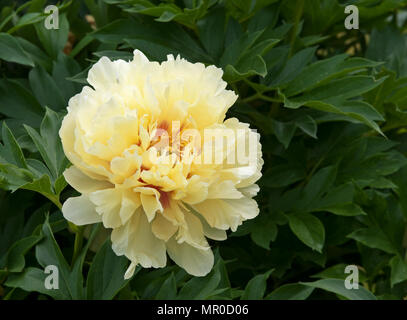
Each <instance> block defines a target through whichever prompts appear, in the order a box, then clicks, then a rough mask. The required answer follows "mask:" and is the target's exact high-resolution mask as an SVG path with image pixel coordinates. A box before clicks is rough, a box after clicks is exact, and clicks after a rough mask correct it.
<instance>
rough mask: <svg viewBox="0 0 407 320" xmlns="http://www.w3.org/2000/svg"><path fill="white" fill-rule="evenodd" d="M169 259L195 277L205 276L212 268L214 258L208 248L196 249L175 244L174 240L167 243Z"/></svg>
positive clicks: (184, 244)
mask: <svg viewBox="0 0 407 320" xmlns="http://www.w3.org/2000/svg"><path fill="white" fill-rule="evenodd" d="M167 252H168V255H169V256H170V258H171V259H172V260H173V261H174V262H175V263H176V264H177V265H179V266H180V267H181V268H184V269H185V271H186V272H188V273H189V274H191V275H193V276H196V277H203V276H206V275H207V274H208V273H209V272H210V271H211V270H212V267H213V262H214V257H213V253H212V250H211V249H210V248H208V249H206V250H201V249H197V248H195V247H193V246H191V245H189V244H187V243H185V242H184V243H177V241H176V240H175V239H174V238H171V239H170V240H169V241H168V242H167Z"/></svg>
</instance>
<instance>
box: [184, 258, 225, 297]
mask: <svg viewBox="0 0 407 320" xmlns="http://www.w3.org/2000/svg"><path fill="white" fill-rule="evenodd" d="M220 280H221V276H220V272H219V269H218V267H217V265H216V266H215V267H214V268H213V269H212V271H211V272H210V273H209V274H208V275H207V276H205V277H196V278H192V279H191V280H189V281H188V282H187V283H185V285H184V286H183V287H182V288H181V290H180V292H179V294H178V297H177V299H179V300H191V299H195V300H203V299H206V298H208V297H209V296H211V295H212V294H213V292H214V291H215V290H216V288H217V287H218V285H219V283H220Z"/></svg>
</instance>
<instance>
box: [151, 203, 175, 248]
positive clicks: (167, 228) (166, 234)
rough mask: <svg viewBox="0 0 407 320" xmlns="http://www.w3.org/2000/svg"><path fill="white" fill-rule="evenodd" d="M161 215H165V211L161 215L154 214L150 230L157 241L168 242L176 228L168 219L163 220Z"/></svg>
mask: <svg viewBox="0 0 407 320" xmlns="http://www.w3.org/2000/svg"><path fill="white" fill-rule="evenodd" d="M163 215H165V209H164V213H163V214H161V213H160V214H156V216H155V218H154V220H153V222H152V223H151V229H152V231H153V233H154V235H155V236H156V237H157V238H158V239H161V240H164V241H168V239H170V238H171V237H172V236H173V235H174V233H175V232H176V231H177V229H178V227H177V226H175V225H174V224H173V223H172V222H170V221H169V220H168V219H166V218H164V216H163Z"/></svg>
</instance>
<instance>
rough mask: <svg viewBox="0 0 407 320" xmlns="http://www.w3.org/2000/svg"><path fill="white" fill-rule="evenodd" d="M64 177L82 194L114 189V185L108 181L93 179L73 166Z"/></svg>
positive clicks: (65, 172)
mask: <svg viewBox="0 0 407 320" xmlns="http://www.w3.org/2000/svg"><path fill="white" fill-rule="evenodd" d="M64 177H65V180H66V182H68V183H69V184H70V185H71V186H72V187H73V188H74V189H75V190H76V191H78V192H80V193H90V192H93V191H96V190H101V189H107V188H112V187H113V185H112V184H111V183H110V182H108V181H101V180H96V179H92V178H91V177H89V176H87V175H85V174H84V173H83V172H82V171H80V170H79V169H78V168H76V167H75V166H71V167H69V168H68V169H66V170H65V171H64Z"/></svg>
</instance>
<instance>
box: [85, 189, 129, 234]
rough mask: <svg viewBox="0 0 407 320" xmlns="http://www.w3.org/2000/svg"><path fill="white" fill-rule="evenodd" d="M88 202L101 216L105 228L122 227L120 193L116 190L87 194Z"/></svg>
mask: <svg viewBox="0 0 407 320" xmlns="http://www.w3.org/2000/svg"><path fill="white" fill-rule="evenodd" d="M89 198H90V200H91V201H92V202H93V203H94V204H95V206H96V211H97V212H98V213H99V214H100V215H101V216H102V221H103V225H104V227H105V228H117V227H119V226H121V225H122V221H121V219H120V208H121V203H122V192H121V190H117V189H105V190H99V191H95V192H92V193H90V194H89Z"/></svg>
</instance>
